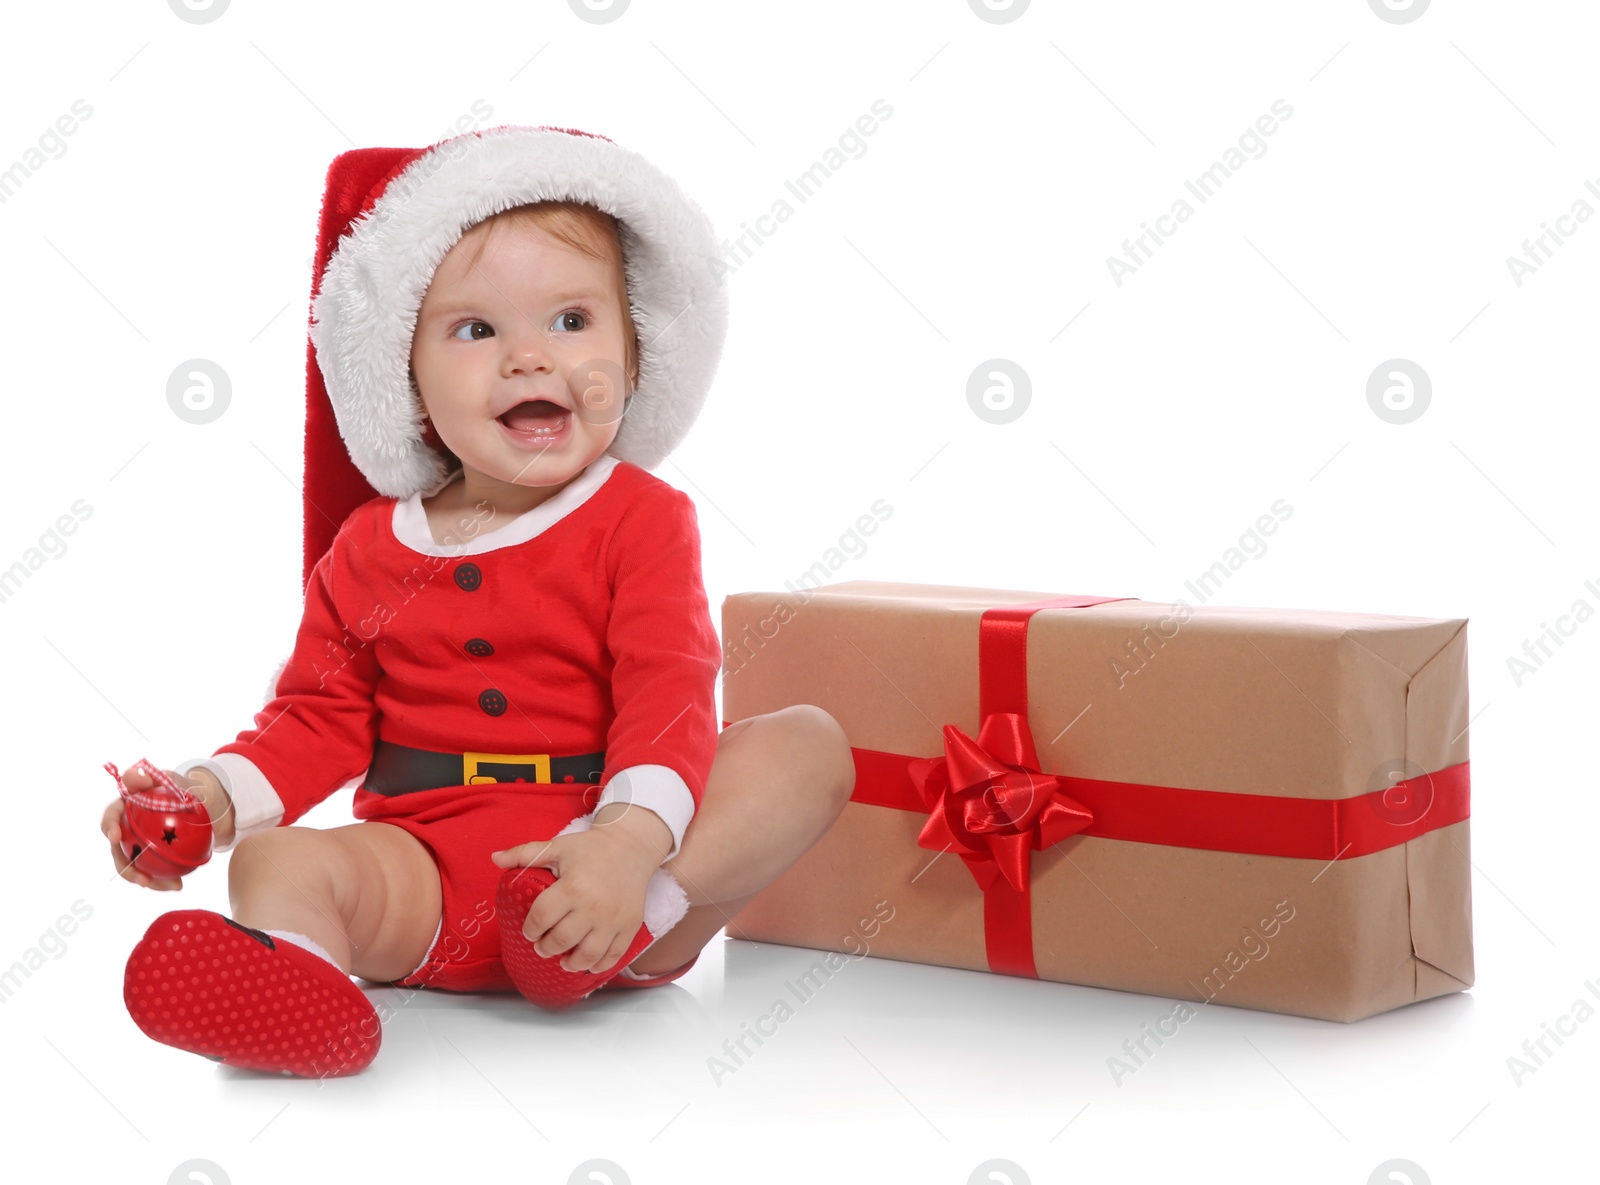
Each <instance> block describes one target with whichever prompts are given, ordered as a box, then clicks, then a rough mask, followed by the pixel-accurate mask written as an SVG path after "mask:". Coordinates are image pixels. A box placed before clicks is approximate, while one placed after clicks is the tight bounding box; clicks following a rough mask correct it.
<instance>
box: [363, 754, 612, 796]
mask: <svg viewBox="0 0 1600 1185" xmlns="http://www.w3.org/2000/svg"><path fill="white" fill-rule="evenodd" d="M605 767H606V755H605V754H604V753H603V752H602V753H578V754H575V755H574V756H571V757H556V756H553V755H551V754H549V753H434V752H432V751H431V750H428V749H412V748H410V747H408V746H406V745H396V744H393V743H391V742H389V741H384V740H380V741H379V742H378V743H377V745H376V746H375V747H374V748H373V751H372V768H371V769H369V770H368V771H367V778H366V781H365V782H363V783H362V786H363V788H364V789H367V790H371V791H372V792H373V793H374V794H385V795H389V796H391V797H392V796H394V795H396V794H411V793H414V792H415V791H418V790H436V789H438V788H439V787H441V786H482V785H489V784H491V783H495V782H513V783H514V782H565V783H569V784H571V783H598V782H599V781H600V775H601V774H602V773H604V772H605Z"/></svg>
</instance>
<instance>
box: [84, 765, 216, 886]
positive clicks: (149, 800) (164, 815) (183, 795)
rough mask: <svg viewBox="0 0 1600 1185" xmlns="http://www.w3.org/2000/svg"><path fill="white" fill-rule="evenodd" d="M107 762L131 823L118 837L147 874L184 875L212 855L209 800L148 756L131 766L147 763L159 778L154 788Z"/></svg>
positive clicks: (126, 853)
mask: <svg viewBox="0 0 1600 1185" xmlns="http://www.w3.org/2000/svg"><path fill="white" fill-rule="evenodd" d="M105 768H106V770H107V771H108V772H109V773H110V774H111V776H112V777H113V778H116V779H117V792H118V793H119V794H121V795H122V804H123V806H122V813H123V817H124V819H125V820H126V823H125V825H124V826H123V828H122V834H121V836H120V838H119V840H118V843H119V844H120V846H121V847H122V854H123V855H124V856H126V857H127V858H128V860H129V862H130V863H131V864H132V865H133V866H134V867H135V868H137V869H138V870H139V871H140V872H142V873H145V874H146V875H147V876H183V875H185V874H186V873H190V872H193V871H194V870H195V869H196V868H199V867H200V865H202V864H204V863H205V862H206V861H207V860H209V859H211V839H212V835H211V816H210V814H208V813H207V811H206V805H205V803H203V802H201V801H200V800H199V799H198V798H196V797H195V796H194V795H193V794H191V793H190V792H189V791H187V790H185V789H184V788H183V787H182V786H179V785H178V784H177V783H176V782H174V781H173V780H172V779H171V778H169V777H168V776H167V774H166V771H165V770H160V769H157V768H156V767H155V766H153V765H151V764H150V762H149V761H148V760H146V759H145V758H143V757H141V758H139V760H138V761H136V762H134V763H133V765H132V766H130V767H129V768H130V769H142V770H143V771H144V772H145V773H147V774H149V775H150V777H151V778H153V779H154V780H155V783H156V784H155V785H154V786H152V787H151V788H150V789H148V790H131V789H129V788H128V787H127V786H126V785H125V784H124V783H123V781H122V775H121V774H119V773H118V772H117V767H116V766H115V765H113V764H112V763H111V762H109V761H108V762H106V764H105Z"/></svg>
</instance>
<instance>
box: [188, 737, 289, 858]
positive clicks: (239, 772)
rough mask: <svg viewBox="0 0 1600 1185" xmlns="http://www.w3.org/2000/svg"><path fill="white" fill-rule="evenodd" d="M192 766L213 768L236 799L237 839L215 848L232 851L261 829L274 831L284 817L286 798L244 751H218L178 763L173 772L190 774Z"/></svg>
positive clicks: (233, 801)
mask: <svg viewBox="0 0 1600 1185" xmlns="http://www.w3.org/2000/svg"><path fill="white" fill-rule="evenodd" d="M192 769H204V770H209V771H210V772H211V773H213V774H215V775H216V778H217V781H219V782H221V783H222V788H223V789H224V790H226V791H227V792H228V798H229V799H230V800H231V801H232V803H233V840H232V842H230V843H229V844H228V845H227V846H226V847H224V846H221V845H218V846H215V847H213V848H212V851H213V852H227V851H232V850H233V848H234V847H235V846H236V845H237V844H238V842H239V841H240V840H241V839H244V838H245V837H246V836H251V835H254V834H256V833H257V832H258V831H271V830H272V829H273V828H274V827H276V826H277V825H278V824H279V823H280V822H282V821H283V800H282V799H281V798H279V797H278V792H277V791H276V790H274V789H273V788H272V783H271V782H269V781H267V775H266V774H264V773H262V772H261V770H260V768H259V767H258V766H257V765H256V763H255V762H253V761H251V760H250V759H249V758H248V757H246V756H244V755H243V754H240V753H218V754H217V755H216V756H214V757H197V758H195V759H194V760H192V761H185V762H184V763H183V764H182V765H179V766H174V767H173V773H179V774H186V773H188V772H189V771H190V770H192Z"/></svg>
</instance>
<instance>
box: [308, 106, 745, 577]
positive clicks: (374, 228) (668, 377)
mask: <svg viewBox="0 0 1600 1185" xmlns="http://www.w3.org/2000/svg"><path fill="white" fill-rule="evenodd" d="M539 201H575V202H584V203H587V204H589V205H592V206H594V207H596V208H598V209H600V210H602V211H604V212H605V213H608V214H610V215H612V216H613V217H614V218H616V220H617V223H618V228H617V229H618V232H619V237H620V239H621V243H622V257H623V272H624V275H625V276H626V278H627V283H628V300H629V305H630V309H631V312H632V316H633V323H634V327H635V329H636V331H637V333H638V338H639V382H638V386H637V388H635V390H634V393H633V397H632V399H631V400H630V401H629V402H628V404H627V410H626V413H625V414H624V415H623V417H622V426H621V427H620V428H619V429H618V431H617V436H616V439H615V440H614V441H613V442H612V444H611V447H610V448H609V449H608V450H607V452H608V453H610V454H611V455H612V456H614V457H616V458H617V459H618V460H622V461H629V462H632V463H633V464H635V465H638V466H640V467H642V468H645V469H653V468H654V467H655V466H657V465H659V464H660V463H661V462H662V461H663V460H664V459H665V458H666V456H667V454H668V453H670V452H671V451H672V450H673V449H674V448H676V447H677V445H678V443H679V442H680V441H681V440H682V439H683V437H684V435H685V434H686V433H687V432H688V430H689V427H690V425H691V424H693V423H694V420H695V417H696V416H698V415H699V413H700V408H701V406H702V405H703V404H704V403H705V398H706V392H707V390H708V389H709V387H710V385H711V379H712V375H713V374H714V373H715V371H716V367H717V359H718V357H719V356H720V355H721V352H722V342H723V338H724V336H725V334H726V332H727V321H728V310H727V290H726V289H725V288H724V287H723V285H722V283H721V281H720V279H719V278H718V275H717V273H716V271H715V270H714V264H713V261H714V260H715V259H716V258H717V257H718V256H719V255H720V251H719V249H718V247H717V241H716V234H715V231H714V230H713V228H712V225H711V221H710V219H709V218H707V217H706V215H705V213H704V212H703V211H702V210H701V209H700V207H699V206H697V205H696V204H695V203H694V202H693V201H691V200H690V199H689V198H688V197H687V196H685V195H684V193H683V191H682V190H681V189H679V187H678V185H677V183H676V182H674V181H673V180H672V179H671V178H670V177H668V176H666V175H665V174H664V173H662V172H661V171H660V170H659V169H657V168H656V167H655V166H654V165H652V164H650V163H649V162H648V161H646V160H645V159H644V158H643V157H641V156H639V155H638V154H637V153H634V152H630V151H629V150H628V149H626V148H622V147H621V146H619V145H617V144H616V143H614V142H613V141H611V140H609V139H607V138H606V137H604V136H599V135H595V134H593V133H589V132H580V131H575V130H572V129H569V128H552V127H522V126H515V125H502V126H500V127H495V128H487V129H483V130H481V131H473V132H467V133H465V134H463V135H459V136H453V137H450V138H447V139H444V140H440V141H439V142H438V143H436V144H433V145H431V146H430V147H428V148H358V149H355V150H353V151H350V152H345V153H341V154H340V155H339V156H337V157H335V158H334V160H333V163H332V164H331V165H330V166H329V167H328V177H327V185H326V190H325V193H324V195H323V201H322V215H321V219H320V222H319V225H318V229H317V254H316V260H315V263H314V269H315V271H314V278H313V279H312V284H311V297H312V300H311V328H310V342H309V343H308V345H307V349H306V468H305V572H304V580H309V579H310V576H311V569H312V568H313V567H314V566H315V565H316V563H317V561H318V560H319V559H321V558H322V556H323V554H324V553H325V552H326V551H327V550H328V548H329V546H330V545H331V544H332V543H333V538H334V536H335V535H336V534H338V531H339V527H340V526H341V525H342V524H343V523H344V520H345V518H346V517H348V515H349V514H350V512H351V511H352V510H354V509H355V508H356V507H357V506H360V505H361V504H362V503H363V502H366V501H368V500H370V499H371V498H374V497H376V496H378V495H384V496H386V497H391V498H409V497H410V496H411V495H413V494H416V493H419V492H422V491H425V490H428V489H430V488H432V487H433V486H435V485H437V484H438V483H439V482H441V481H442V480H443V479H444V478H445V477H446V476H448V468H447V462H446V460H445V458H444V457H443V455H442V454H440V453H439V452H438V451H437V450H435V449H433V448H431V447H429V445H428V444H427V443H426V442H425V441H424V422H423V421H424V410H423V406H422V400H421V398H420V396H419V395H418V394H417V390H416V386H415V384H414V382H413V381H412V379H411V376H410V358H411V336H412V332H413V331H414V329H415V328H416V322H417V311H418V310H419V309H420V308H421V306H422V298H423V295H424V294H425V293H426V291H427V288H428V284H429V282H430V281H431V280H432V278H433V273H434V269H435V268H437V267H438V266H439V262H440V261H441V260H442V259H443V258H444V256H445V254H446V253H447V252H448V251H449V250H450V248H451V247H453V246H455V244H456V243H457V242H459V241H460V239H461V235H462V233H463V232H464V231H465V230H467V229H468V228H469V227H471V226H473V225H474V224H476V223H478V222H481V221H482V220H483V219H485V218H488V217H489V216H490V215H493V214H498V213H500V212H501V211H503V210H508V209H510V208H512V207H513V206H520V205H524V204H527V203H530V202H539Z"/></svg>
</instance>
